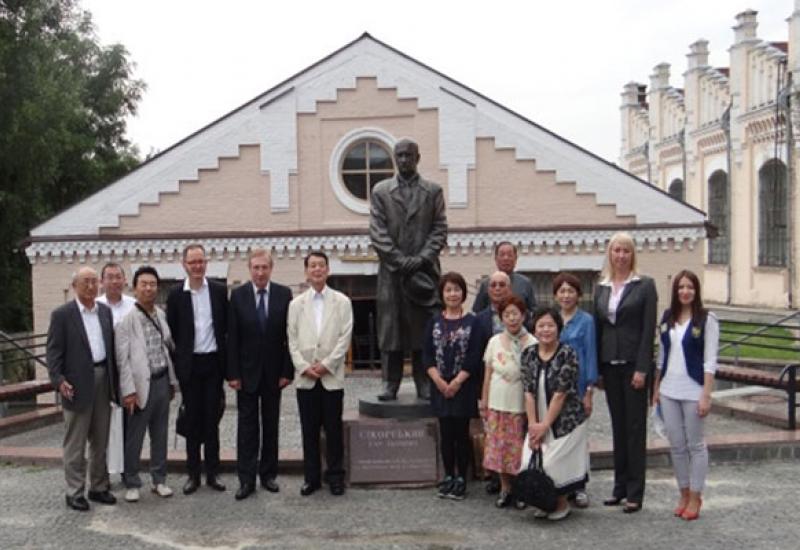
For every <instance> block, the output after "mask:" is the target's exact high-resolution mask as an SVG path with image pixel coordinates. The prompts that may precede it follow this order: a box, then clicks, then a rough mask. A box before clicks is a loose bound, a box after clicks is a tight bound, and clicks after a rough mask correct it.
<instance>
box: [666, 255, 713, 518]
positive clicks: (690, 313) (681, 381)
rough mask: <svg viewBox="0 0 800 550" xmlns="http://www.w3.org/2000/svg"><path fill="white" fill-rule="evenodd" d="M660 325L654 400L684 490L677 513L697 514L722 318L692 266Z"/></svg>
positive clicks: (676, 283) (678, 281)
mask: <svg viewBox="0 0 800 550" xmlns="http://www.w3.org/2000/svg"><path fill="white" fill-rule="evenodd" d="M659 330H660V333H661V345H660V346H659V350H658V363H657V365H658V369H657V370H656V387H655V391H654V392H653V402H654V403H660V405H661V413H662V415H663V417H664V426H665V427H666V430H667V437H668V439H669V444H670V454H671V455H672V467H673V469H674V470H675V477H676V478H677V480H678V489H679V490H680V499H679V501H678V505H677V506H676V507H675V511H674V514H675V516H677V517H681V518H683V519H685V520H694V519H697V518H698V517H700V506H701V505H702V503H703V499H702V492H703V487H704V486H705V480H706V475H707V474H708V449H707V447H706V442H705V438H704V435H703V427H704V426H703V425H704V420H705V417H706V416H707V415H708V413H709V411H710V410H711V390H712V389H713V388H714V373H715V372H716V370H717V352H718V351H719V322H718V321H717V318H716V317H715V316H714V314H713V313H711V312H709V311H707V310H706V309H705V308H704V307H703V298H702V296H701V295H700V280H699V279H698V277H697V275H695V274H694V273H692V272H691V271H688V270H683V271H681V272H679V273H678V274H677V275H675V277H674V279H673V282H672V300H671V303H670V308H669V309H668V310H666V311H665V312H664V315H663V316H662V318H661V325H660V327H659Z"/></svg>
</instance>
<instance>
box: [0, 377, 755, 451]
mask: <svg viewBox="0 0 800 550" xmlns="http://www.w3.org/2000/svg"><path fill="white" fill-rule="evenodd" d="M403 387H404V388H406V389H409V390H410V388H412V387H413V382H412V381H411V380H410V379H409V378H406V379H405V380H404V381H403ZM380 389H381V380H380V378H379V377H370V376H351V377H348V378H347V382H346V387H345V394H344V395H345V403H344V408H345V410H346V411H347V410H351V411H357V410H358V400H359V399H361V398H364V397H367V396H374V395H376V394H377V393H379V392H380ZM226 397H227V401H226V403H227V408H226V411H225V415H224V416H223V418H222V423H221V424H220V444H221V445H222V447H223V448H230V449H233V448H235V447H236V394H235V392H233V391H231V390H230V389H228V390H227V392H226ZM179 403H180V398H179V397H178V398H176V399H175V400H174V401H173V403H172V411H171V413H170V436H169V442H170V447H171V448H172V447H173V446H175V447H176V448H177V449H183V448H184V440H183V438H180V437H178V438H177V439H176V438H175V416H176V413H175V411H176V409H177V407H178V404H179ZM764 429H765V426H764V425H763V424H758V423H756V422H750V421H747V420H743V419H740V418H731V417H728V416H722V415H717V414H712V415H710V416H709V417H708V420H707V422H706V433H707V434H731V433H756V432H761V431H763V430H764ZM589 430H590V431H589V434H590V436H589V437H590V441H592V442H593V443H600V444H607V445H610V444H611V422H610V420H609V418H608V408H607V407H606V403H605V394H604V393H603V392H602V391H600V392H596V397H595V402H594V413H593V414H592V419H591V422H590V423H589ZM63 434H64V429H63V425H62V424H60V423H59V424H55V425H52V426H48V427H45V428H40V429H38V430H31V431H29V432H25V433H22V434H17V435H14V436H11V437H7V438H4V439H0V445H7V446H20V447H28V446H30V447H60V446H61V442H62V438H63ZM651 437H652V435H651ZM279 441H280V446H281V448H282V449H300V448H301V447H302V444H301V440H300V418H299V416H298V414H297V399H296V397H295V390H294V386H289V387H288V388H286V389H285V390H284V392H283V396H282V398H281V420H280V438H279ZM145 445H147V443H146V442H145Z"/></svg>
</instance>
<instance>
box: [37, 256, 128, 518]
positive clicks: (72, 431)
mask: <svg viewBox="0 0 800 550" xmlns="http://www.w3.org/2000/svg"><path fill="white" fill-rule="evenodd" d="M97 287H98V277H97V272H96V271H95V270H94V269H92V268H91V267H83V268H81V269H80V270H79V271H78V272H77V273H76V274H75V275H74V276H73V278H72V289H73V291H74V292H75V299H74V300H71V301H69V302H67V303H66V304H64V305H63V306H61V307H59V308H57V309H56V310H55V311H53V314H52V316H51V317H50V328H49V330H48V332H47V368H48V370H49V374H50V380H51V381H52V383H53V386H55V387H56V389H57V390H58V392H59V393H60V394H61V397H62V405H63V407H64V425H65V428H66V431H65V433H64V472H65V477H66V481H67V495H66V499H67V505H68V506H69V507H70V508H72V509H74V510H79V511H86V510H88V509H89V503H88V502H87V500H86V497H85V496H84V491H85V486H86V457H85V452H86V443H87V442H88V443H89V500H93V501H95V502H99V503H101V504H115V503H116V502H117V499H116V498H115V497H114V495H112V494H111V492H110V491H109V479H108V469H107V467H106V448H107V447H108V426H109V415H110V411H111V408H110V401H111V400H114V401H115V402H118V401H119V400H118V398H117V393H118V392H117V367H116V361H115V360H114V329H113V326H114V325H113V320H112V317H111V310H110V309H109V308H108V306H106V305H104V304H101V303H98V302H96V301H95V298H96V297H97Z"/></svg>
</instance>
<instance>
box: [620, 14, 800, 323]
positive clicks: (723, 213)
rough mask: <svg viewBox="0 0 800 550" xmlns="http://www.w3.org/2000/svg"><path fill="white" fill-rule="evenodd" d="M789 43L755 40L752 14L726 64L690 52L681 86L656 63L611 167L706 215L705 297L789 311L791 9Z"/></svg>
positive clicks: (625, 118) (794, 50)
mask: <svg viewBox="0 0 800 550" xmlns="http://www.w3.org/2000/svg"><path fill="white" fill-rule="evenodd" d="M788 23H789V25H788V26H789V35H788V40H787V41H782V42H770V41H766V40H763V39H761V38H759V37H758V33H757V28H758V22H757V12H755V11H752V10H748V11H744V12H742V13H740V14H739V15H737V16H736V25H735V26H734V27H733V31H734V33H733V43H732V44H731V45H730V47H729V48H728V53H729V64H728V66H725V67H714V66H711V65H709V44H708V42H707V41H706V40H698V41H696V42H695V43H693V44H691V45H690V46H689V53H688V54H687V56H686V57H687V66H686V70H685V72H684V73H683V75H682V76H683V81H682V83H681V84H679V86H680V87H676V86H673V85H672V84H671V83H670V72H671V68H670V66H669V65H668V64H666V63H661V64H659V65H656V66H655V68H654V70H653V74H652V75H651V76H650V83H649V86H648V85H646V84H641V83H639V82H630V83H628V84H626V85H625V88H624V91H623V93H622V106H621V118H622V147H621V154H620V164H621V166H622V167H623V168H625V169H626V170H628V171H630V172H631V173H632V174H635V175H636V176H638V177H639V178H642V179H644V180H646V181H649V182H650V183H651V184H652V185H654V186H655V187H658V188H659V189H663V190H664V191H667V192H668V193H669V194H670V195H672V196H673V197H675V198H677V199H680V200H683V201H686V202H687V203H688V204H691V205H693V206H696V207H698V208H700V209H702V210H703V211H705V212H707V213H708V218H709V222H710V224H711V225H712V226H713V227H712V230H711V233H712V235H716V237H715V238H712V239H709V240H708V241H707V242H704V243H703V244H702V247H703V249H704V250H703V261H704V265H705V268H704V275H705V276H704V279H705V289H704V294H705V296H706V298H707V299H709V300H710V301H713V302H716V303H720V304H733V305H745V306H756V307H769V308H795V307H797V305H798V303H800V297H798V294H799V293H800V274H798V270H797V243H798V238H800V229H799V228H798V223H797V192H798V183H797V177H796V176H795V174H796V173H797V167H798V166H797V156H798V155H797V145H798V142H797V140H796V139H795V137H794V134H795V133H796V131H797V130H796V128H798V122H799V121H800V117H798V114H799V113H800V107H798V106H800V95H798V90H800V73H798V70H799V69H800V58H798V55H799V54H800V1H798V0H795V12H794V13H793V14H792V15H791V16H790V17H789V19H788Z"/></svg>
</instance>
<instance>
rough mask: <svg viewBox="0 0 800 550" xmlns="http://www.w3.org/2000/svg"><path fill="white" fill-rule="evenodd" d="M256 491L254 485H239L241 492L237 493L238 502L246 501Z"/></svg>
mask: <svg viewBox="0 0 800 550" xmlns="http://www.w3.org/2000/svg"><path fill="white" fill-rule="evenodd" d="M255 490H256V487H255V485H254V484H253V483H242V484H241V485H239V490H238V491H236V495H235V498H236V500H244V499H246V498H247V497H249V496H250V495H252V494H253V492H254V491H255Z"/></svg>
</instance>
